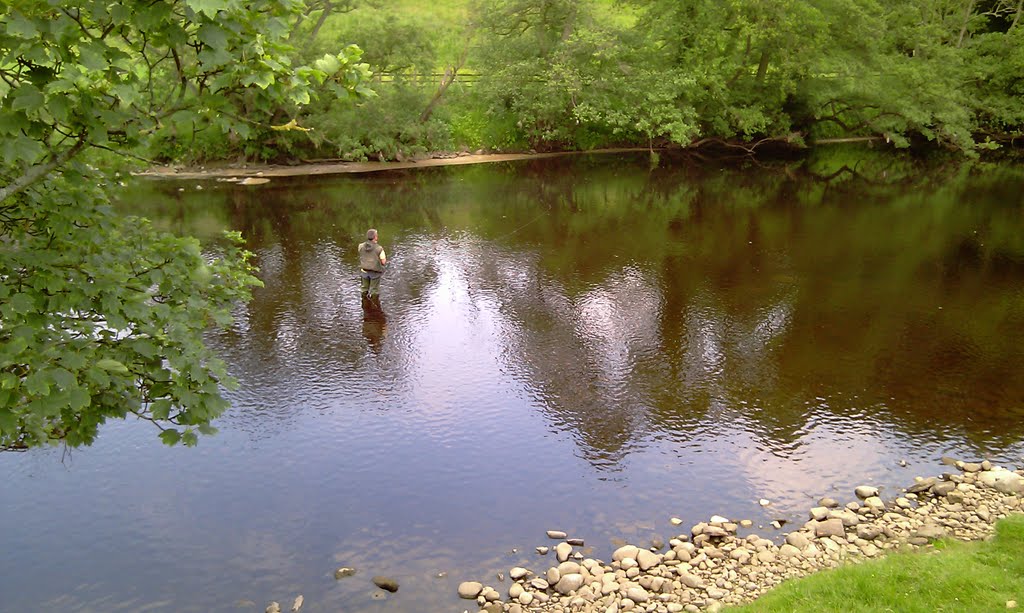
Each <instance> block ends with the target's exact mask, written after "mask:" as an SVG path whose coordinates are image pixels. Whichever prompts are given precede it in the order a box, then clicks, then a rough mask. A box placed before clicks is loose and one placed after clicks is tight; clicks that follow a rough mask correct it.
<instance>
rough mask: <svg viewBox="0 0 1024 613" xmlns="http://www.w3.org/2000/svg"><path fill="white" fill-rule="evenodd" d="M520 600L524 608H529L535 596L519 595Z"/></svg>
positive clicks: (529, 594)
mask: <svg viewBox="0 0 1024 613" xmlns="http://www.w3.org/2000/svg"><path fill="white" fill-rule="evenodd" d="M518 600H519V603H520V604H522V605H523V606H529V604H530V603H531V602H533V594H531V593H530V592H523V593H522V594H520V595H519V598H518Z"/></svg>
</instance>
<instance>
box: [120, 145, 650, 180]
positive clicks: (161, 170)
mask: <svg viewBox="0 0 1024 613" xmlns="http://www.w3.org/2000/svg"><path fill="white" fill-rule="evenodd" d="M647 151H650V150H649V149H646V148H619V149H595V150H592V151H554V152H547V153H536V152H533V153H484V152H482V151H478V152H475V153H469V152H456V153H439V154H435V155H434V156H433V157H424V158H416V159H412V160H405V161H400V162H344V161H334V160H331V161H311V162H308V163H302V164H295V165H283V164H255V163H237V164H223V165H209V166H198V167H197V166H177V165H166V166H155V167H152V168H150V169H149V170H145V171H142V172H137V173H134V174H135V176H137V177H149V178H155V179H190V180H191V179H230V178H238V179H246V178H264V179H270V178H273V177H301V176H316V175H332V174H355V173H368V172H381V171H385V170H407V169H414V168H432V167H437V166H460V165H464V164H493V163H496V162H514V161H518V160H540V159H547V158H556V157H569V156H578V155H585V154H595V153H642V152H647Z"/></svg>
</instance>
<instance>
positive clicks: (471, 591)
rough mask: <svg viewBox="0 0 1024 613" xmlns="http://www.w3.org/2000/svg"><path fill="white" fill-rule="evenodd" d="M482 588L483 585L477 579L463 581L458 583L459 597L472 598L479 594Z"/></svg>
mask: <svg viewBox="0 0 1024 613" xmlns="http://www.w3.org/2000/svg"><path fill="white" fill-rule="evenodd" d="M483 589H484V586H483V584H482V583H480V582H479V581H463V582H462V583H460V584H459V598H465V599H466V600H473V599H474V598H476V597H477V596H479V595H480V592H481V590H483Z"/></svg>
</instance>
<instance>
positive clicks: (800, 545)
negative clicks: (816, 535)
mask: <svg viewBox="0 0 1024 613" xmlns="http://www.w3.org/2000/svg"><path fill="white" fill-rule="evenodd" d="M786 542H787V543H789V544H790V545H792V546H793V547H796V548H797V549H799V550H801V551H803V550H804V549H806V548H807V546H808V545H810V544H811V540H810V539H809V538H807V535H806V534H804V533H803V532H790V533H789V534H787V535H786Z"/></svg>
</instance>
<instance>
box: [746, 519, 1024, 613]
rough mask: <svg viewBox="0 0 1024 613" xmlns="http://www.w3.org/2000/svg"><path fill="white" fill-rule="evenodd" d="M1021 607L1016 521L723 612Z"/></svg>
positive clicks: (810, 580)
mask: <svg viewBox="0 0 1024 613" xmlns="http://www.w3.org/2000/svg"><path fill="white" fill-rule="evenodd" d="M1010 600H1016V601H1017V602H1018V603H1020V604H1019V607H1024V515H1021V514H1016V515H1013V516H1010V517H1008V518H1006V519H1003V520H1001V521H1000V522H999V523H998V524H997V525H996V536H995V538H993V539H992V540H990V541H983V542H976V543H961V542H954V541H943V542H940V543H938V544H937V545H936V550H935V551H930V552H922V551H917V552H912V553H895V554H891V555H889V556H886V557H885V558H882V559H879V560H872V561H869V562H864V563H862V564H857V565H851V566H844V567H842V568H838V569H834V570H828V571H823V572H819V573H815V574H813V575H810V576H808V577H804V578H801V579H794V580H791V581H787V582H785V583H783V584H782V585H780V586H779V587H778V588H776V589H775V590H772V591H771V592H769V593H768V594H766V595H765V596H763V597H761V598H760V599H758V600H757V601H755V602H753V603H750V604H748V605H745V606H742V607H734V608H730V609H729V612H730V613H743V612H755V611H756V612H758V613H760V612H762V611H769V612H770V611H780V612H781V611H785V612H790V611H814V612H816V613H820V612H826V611H836V612H839V611H842V612H844V613H845V612H847V611H858V612H870V611H879V612H881V611H893V612H898V613H904V612H908V613H912V612H916V611H920V612H922V613H924V612H927V613H934V612H936V611H949V612H951V613H952V612H956V613H960V612H966V611H970V612H972V613H974V612H984V611H1006V610H1007V609H1006V603H1007V601H1010Z"/></svg>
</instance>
